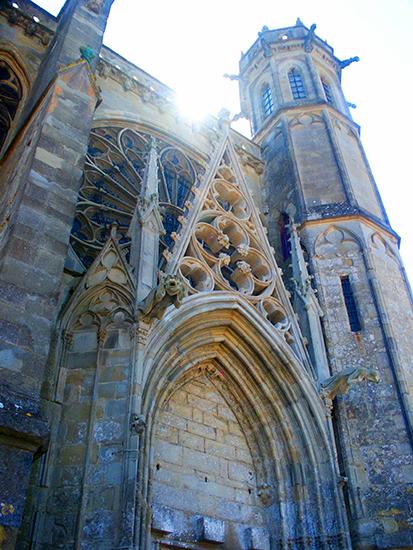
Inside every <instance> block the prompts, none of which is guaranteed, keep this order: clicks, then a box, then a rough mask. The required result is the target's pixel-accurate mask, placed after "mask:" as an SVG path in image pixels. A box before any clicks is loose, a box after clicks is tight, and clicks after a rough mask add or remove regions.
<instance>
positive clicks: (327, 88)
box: [321, 79, 334, 105]
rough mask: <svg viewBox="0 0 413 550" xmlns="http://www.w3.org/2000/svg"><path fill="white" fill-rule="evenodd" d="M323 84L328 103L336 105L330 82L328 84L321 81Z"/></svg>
mask: <svg viewBox="0 0 413 550" xmlns="http://www.w3.org/2000/svg"><path fill="white" fill-rule="evenodd" d="M321 84H322V85H323V90H324V95H325V96H326V100H327V101H328V103H331V104H332V105H334V98H333V93H332V91H331V86H330V84H329V83H328V82H326V81H325V80H324V79H322V80H321Z"/></svg>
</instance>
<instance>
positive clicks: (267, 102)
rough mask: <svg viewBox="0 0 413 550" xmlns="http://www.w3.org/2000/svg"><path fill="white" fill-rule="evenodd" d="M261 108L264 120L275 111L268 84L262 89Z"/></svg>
mask: <svg viewBox="0 0 413 550" xmlns="http://www.w3.org/2000/svg"><path fill="white" fill-rule="evenodd" d="M261 107H262V114H263V116H264V118H267V117H269V116H270V114H271V113H272V111H273V108H274V105H273V101H272V93H271V88H270V87H269V86H268V84H265V85H264V87H263V88H262V92H261Z"/></svg>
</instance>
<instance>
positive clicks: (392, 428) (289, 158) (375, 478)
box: [236, 19, 413, 549]
mask: <svg viewBox="0 0 413 550" xmlns="http://www.w3.org/2000/svg"><path fill="white" fill-rule="evenodd" d="M315 28H316V26H315V25H312V26H311V27H310V28H307V27H305V26H304V25H303V23H302V22H301V21H300V20H299V19H298V20H297V23H296V25H295V26H293V27H287V28H282V29H276V30H269V29H268V28H266V27H264V28H263V29H262V31H261V32H260V33H258V39H257V40H256V42H255V43H254V44H253V45H252V47H251V48H250V49H249V50H248V51H247V53H246V54H245V55H243V56H242V58H241V61H240V74H239V76H237V77H236V78H237V79H238V80H239V85H240V95H241V107H242V111H243V112H244V113H245V115H246V116H247V117H248V118H249V120H250V122H251V127H252V134H253V140H254V141H255V142H256V143H258V144H259V145H260V146H261V148H262V155H263V160H264V161H265V173H264V191H263V193H264V194H265V195H266V198H267V212H266V214H267V226H268V230H269V235H270V239H271V241H272V244H273V246H274V248H275V249H276V254H277V261H278V263H279V265H281V266H282V267H283V270H284V277H285V283H286V284H287V286H289V287H290V290H291V292H292V294H293V303H294V306H295V308H296V311H297V313H298V314H299V317H300V322H301V324H302V329H303V332H304V333H305V334H306V335H307V338H308V340H309V348H310V353H311V354H312V356H313V360H314V362H315V364H316V365H317V359H319V354H320V345H321V344H322V345H323V346H324V345H325V351H326V355H325V358H326V360H325V361H324V365H326V362H327V372H326V371H325V370H324V372H320V370H319V372H318V384H319V385H320V387H321V388H323V382H325V375H326V374H327V373H328V374H329V375H330V376H332V375H335V374H337V375H340V374H341V375H342V376H347V374H348V373H351V372H356V374H360V372H362V373H365V374H366V373H369V374H372V375H373V377H377V373H378V375H379V377H380V382H379V383H378V384H360V385H354V386H353V385H352V386H351V387H350V389H349V391H348V393H345V395H336V393H335V392H332V393H328V392H324V394H325V395H326V396H327V398H326V402H327V405H330V406H327V409H328V412H327V414H329V412H331V415H332V419H333V425H334V431H335V439H336V447H337V454H338V461H339V467H340V470H341V472H340V473H341V479H340V480H339V482H340V483H341V484H342V486H343V492H344V497H345V501H346V503H347V513H348V517H349V524H350V526H351V529H352V538H353V544H354V547H355V548H365V549H367V548H407V547H409V548H410V547H412V545H413V528H412V522H411V519H410V520H409V517H410V515H409V510H410V514H411V506H412V492H411V480H412V476H413V451H412V441H413V440H412V401H411V398H412V396H411V393H412V389H413V384H412V383H413V369H412V359H411V358H412V355H413V354H412V339H411V334H412V328H413V322H412V300H411V294H410V290H409V286H408V282H407V280H406V278H405V273H404V269H403V266H402V262H401V260H400V257H399V252H398V241H399V238H398V236H397V235H396V234H395V232H394V231H393V229H392V228H391V226H390V224H389V220H388V218H387V216H386V212H385V210H384V208H383V204H382V202H381V199H380V196H379V193H378V190H377V187H376V184H375V182H374V179H373V176H372V173H371V170H370V167H369V164H368V161H367V158H366V156H365V153H364V150H363V147H362V145H361V142H360V136H359V133H360V132H359V130H360V129H359V127H358V125H357V124H356V123H355V122H354V121H353V120H352V117H351V115H350V112H349V106H348V103H347V102H346V99H345V97H344V94H343V91H342V88H341V75H342V69H343V68H345V67H347V66H348V65H349V64H351V63H352V62H353V61H358V58H350V59H347V60H344V61H340V60H339V59H337V57H335V55H334V51H333V48H332V47H331V46H330V45H329V44H327V43H326V42H325V41H323V40H321V39H320V38H318V37H317V35H316V34H315ZM298 235H299V240H300V242H301V247H302V250H301V251H300V254H301V256H300V258H301V260H302V258H305V259H306V261H307V262H308V271H309V273H311V274H312V279H311V280H312V281H313V282H312V284H308V285H307V287H306V286H305V285H304V284H303V283H304V282H305V281H304V282H303V281H298V280H297V277H296V272H294V271H293V269H292V267H291V266H294V265H298V264H297V242H298V240H297V239H298ZM300 265H303V261H301V264H300ZM304 271H305V270H304ZM301 273H302V270H301ZM307 275H308V273H307ZM293 279H294V280H293ZM308 280H310V279H308ZM307 282H308V281H307ZM300 285H301V287H300ZM299 287H300V288H301V292H298V291H297V289H298V288H299ZM314 289H316V290H317V291H318V294H317V296H318V302H319V305H320V306H321V309H320V310H319V315H320V320H321V325H322V333H323V334H324V338H323V337H322V336H321V334H322V333H321V331H318V333H317V334H318V336H317V335H316V333H315V332H314V331H312V330H311V326H313V325H314V323H312V322H311V319H309V315H310V313H309V309H308V307H307V308H306V307H305V304H304V305H303V303H302V300H301V301H300V297H301V298H302V296H301V294H303V291H306V292H313V290H314ZM312 311H313V315H315V313H314V312H315V311H316V308H313V309H312ZM313 321H314V319H313ZM316 337H317V338H318V341H317V342H315V341H314V339H315V338H316ZM321 363H322V361H321ZM317 368H318V366H317ZM351 369H353V371H352V370H351ZM324 385H325V384H324ZM347 389H348V387H347ZM331 405H332V406H331ZM409 483H410V488H409Z"/></svg>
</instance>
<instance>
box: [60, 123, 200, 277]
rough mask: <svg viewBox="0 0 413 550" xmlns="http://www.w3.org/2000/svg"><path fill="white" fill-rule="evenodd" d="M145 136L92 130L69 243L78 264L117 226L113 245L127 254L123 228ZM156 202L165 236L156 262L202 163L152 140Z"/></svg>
mask: <svg viewBox="0 0 413 550" xmlns="http://www.w3.org/2000/svg"><path fill="white" fill-rule="evenodd" d="M150 143H151V136H150V135H149V134H146V133H143V132H137V131H135V130H132V129H130V128H116V127H102V128H96V129H95V130H93V131H92V133H91V136H90V142H89V150H88V154H87V157H86V163H85V168H84V180H83V183H82V186H81V189H80V192H79V198H78V203H77V209H76V218H75V222H74V225H73V229H72V235H71V243H72V246H73V249H74V250H75V252H76V254H77V255H78V256H79V259H80V260H81V262H82V263H83V265H84V266H85V267H86V268H87V267H89V266H90V265H91V263H92V262H93V260H94V258H95V257H96V255H97V254H98V252H99V250H100V249H101V248H102V246H103V245H104V243H105V242H106V240H107V238H108V236H109V228H110V225H111V224H113V223H114V222H116V223H117V225H118V234H119V237H120V238H119V244H120V246H121V248H122V249H123V250H124V251H125V253H126V256H127V257H128V255H129V246H130V236H129V235H128V229H129V226H130V222H131V219H132V216H133V212H134V210H135V206H136V202H137V200H138V195H139V192H140V189H141V185H142V179H143V175H144V171H145V166H146V162H147V155H148V152H149V149H150ZM157 149H158V174H159V189H158V194H159V206H160V211H161V215H162V221H163V225H164V228H165V231H166V233H165V235H164V237H163V238H162V239H161V246H160V264H161V265H162V264H163V263H164V261H165V255H163V254H162V252H165V254H166V253H167V251H168V250H170V249H172V248H173V246H174V240H173V238H172V236H173V234H174V233H176V232H177V231H179V228H180V227H181V221H180V220H181V219H182V218H181V217H182V216H183V215H184V213H185V209H186V206H187V204H190V202H191V201H192V199H193V191H194V189H195V187H196V186H197V185H198V183H199V177H200V174H201V173H202V168H201V166H200V165H199V164H197V163H196V162H194V161H192V160H191V159H189V158H188V156H187V155H186V154H185V153H184V152H183V151H181V150H179V149H178V148H176V147H173V146H171V145H170V144H167V143H166V142H164V141H161V140H157Z"/></svg>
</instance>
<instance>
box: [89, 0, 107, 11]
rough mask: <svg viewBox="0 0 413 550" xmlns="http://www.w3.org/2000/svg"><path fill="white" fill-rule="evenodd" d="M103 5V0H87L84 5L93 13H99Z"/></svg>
mask: <svg viewBox="0 0 413 550" xmlns="http://www.w3.org/2000/svg"><path fill="white" fill-rule="evenodd" d="M102 6H103V0H88V1H87V2H86V7H87V8H88V9H89V10H90V11H93V12H94V13H100V10H101V9H102Z"/></svg>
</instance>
